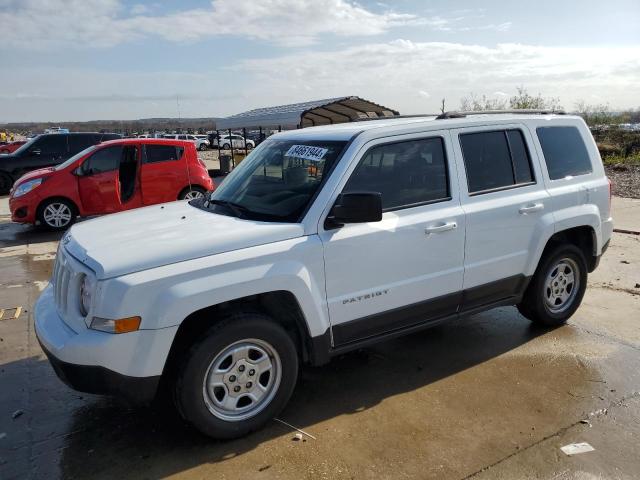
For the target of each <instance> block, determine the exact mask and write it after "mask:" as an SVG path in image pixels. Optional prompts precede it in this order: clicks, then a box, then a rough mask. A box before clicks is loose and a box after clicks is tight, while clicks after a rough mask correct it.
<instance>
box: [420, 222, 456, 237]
mask: <svg viewBox="0 0 640 480" xmlns="http://www.w3.org/2000/svg"><path fill="white" fill-rule="evenodd" d="M456 228H458V224H457V223H456V222H446V223H438V224H436V225H429V226H428V227H427V228H425V229H424V233H426V234H427V235H431V234H432V233H442V232H447V231H449V230H454V229H456Z"/></svg>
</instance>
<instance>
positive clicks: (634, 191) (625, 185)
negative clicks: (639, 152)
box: [605, 164, 640, 198]
mask: <svg viewBox="0 0 640 480" xmlns="http://www.w3.org/2000/svg"><path fill="white" fill-rule="evenodd" d="M605 169H606V171H607V176H608V177H609V178H610V179H611V182H612V183H613V194H614V195H618V196H619V197H627V198H640V165H622V164H618V165H611V166H606V167H605Z"/></svg>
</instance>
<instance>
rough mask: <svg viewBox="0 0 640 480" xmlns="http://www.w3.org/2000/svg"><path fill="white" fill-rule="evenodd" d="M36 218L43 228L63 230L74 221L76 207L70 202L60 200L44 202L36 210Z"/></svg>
mask: <svg viewBox="0 0 640 480" xmlns="http://www.w3.org/2000/svg"><path fill="white" fill-rule="evenodd" d="M37 217H38V220H39V221H40V224H41V225H42V226H43V227H45V228H48V229H50V230H64V229H66V228H68V227H70V226H71V225H72V224H73V223H74V222H75V221H76V218H77V213H76V207H75V205H73V204H72V203H71V202H70V201H68V200H65V199H62V198H60V199H57V198H55V199H50V200H45V201H44V202H43V203H42V204H40V207H39V208H38V215H37Z"/></svg>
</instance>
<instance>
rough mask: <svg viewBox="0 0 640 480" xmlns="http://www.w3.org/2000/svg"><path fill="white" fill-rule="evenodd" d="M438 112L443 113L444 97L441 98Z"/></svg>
mask: <svg viewBox="0 0 640 480" xmlns="http://www.w3.org/2000/svg"><path fill="white" fill-rule="evenodd" d="M440 113H444V98H443V99H442V105H441V106H440Z"/></svg>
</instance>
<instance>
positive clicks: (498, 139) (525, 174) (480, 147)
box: [460, 130, 534, 194]
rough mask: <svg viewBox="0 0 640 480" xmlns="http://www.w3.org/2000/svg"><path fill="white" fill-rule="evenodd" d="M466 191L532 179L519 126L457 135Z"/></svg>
mask: <svg viewBox="0 0 640 480" xmlns="http://www.w3.org/2000/svg"><path fill="white" fill-rule="evenodd" d="M460 145H461V146H462V154H463V157H464V164H465V168H466V170H467V185H468V187H469V193H472V194H473V193H480V192H485V191H490V190H496V189H501V188H508V187H511V186H515V185H526V184H529V183H531V182H533V181H534V180H533V173H532V171H531V162H530V160H529V152H528V151H527V147H526V145H525V143H524V138H523V136H522V132H521V131H520V130H498V131H491V132H477V133H466V134H463V135H460Z"/></svg>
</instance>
